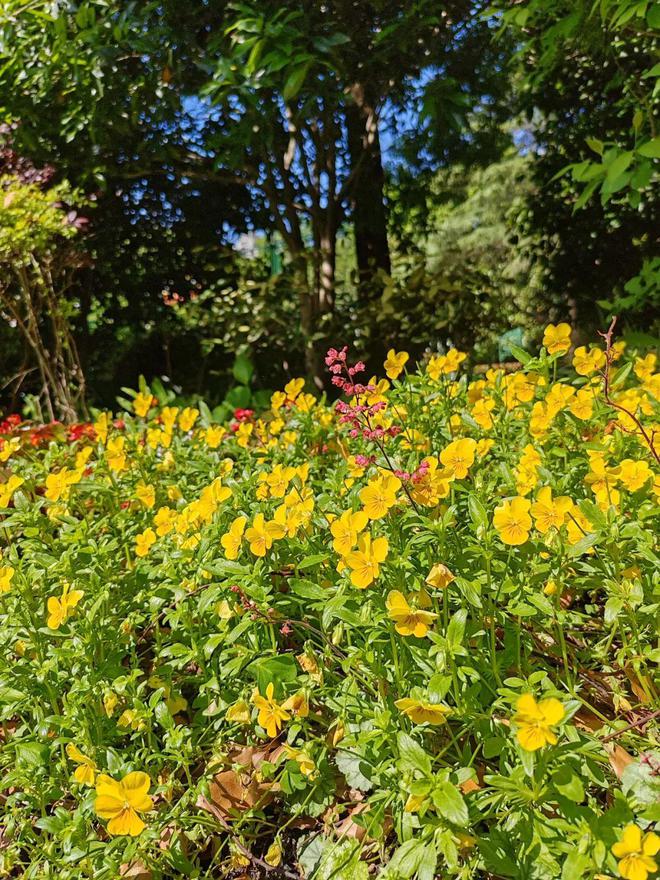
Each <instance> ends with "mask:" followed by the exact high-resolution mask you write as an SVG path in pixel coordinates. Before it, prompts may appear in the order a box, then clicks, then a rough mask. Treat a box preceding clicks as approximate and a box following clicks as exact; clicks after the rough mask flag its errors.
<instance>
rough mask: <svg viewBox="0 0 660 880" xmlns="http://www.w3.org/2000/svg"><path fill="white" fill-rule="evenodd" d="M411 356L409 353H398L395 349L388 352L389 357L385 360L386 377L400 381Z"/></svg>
mask: <svg viewBox="0 0 660 880" xmlns="http://www.w3.org/2000/svg"><path fill="white" fill-rule="evenodd" d="M409 358H410V355H409V354H408V352H407V351H400V352H398V353H397V352H396V351H395V350H394V349H393V348H391V349H390V350H389V351H388V352H387V357H386V358H385V363H384V364H383V366H384V367H385V375H386V376H387V378H388V379H398V377H399V375H400V374H401V373H402V372H403V368H404V367H405V365H406V363H407V362H408V360H409Z"/></svg>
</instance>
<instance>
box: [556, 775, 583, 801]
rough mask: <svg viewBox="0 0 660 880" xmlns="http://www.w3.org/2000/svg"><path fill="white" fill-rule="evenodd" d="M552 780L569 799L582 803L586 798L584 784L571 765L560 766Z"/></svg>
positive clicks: (563, 795)
mask: <svg viewBox="0 0 660 880" xmlns="http://www.w3.org/2000/svg"><path fill="white" fill-rule="evenodd" d="M552 782H553V784H554V786H555V788H556V789H557V791H558V792H559V794H560V795H562V797H565V798H568V800H569V801H573V802H574V803H576V804H581V803H582V801H583V800H584V785H583V784H582V781H581V780H580V777H579V776H578V775H577V774H576V773H574V772H573V771H572V770H571V768H570V767H566V766H564V767H560V768H559V770H557V772H556V773H555V774H554V776H553V777H552Z"/></svg>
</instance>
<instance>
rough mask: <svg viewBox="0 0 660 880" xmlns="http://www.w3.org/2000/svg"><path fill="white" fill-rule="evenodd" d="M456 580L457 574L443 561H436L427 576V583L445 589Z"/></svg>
mask: <svg viewBox="0 0 660 880" xmlns="http://www.w3.org/2000/svg"><path fill="white" fill-rule="evenodd" d="M454 580H456V578H455V576H454V575H453V574H452V572H451V571H450V570H449V569H448V568H447V566H446V565H443V563H442V562H436V564H435V565H434V566H433V567H432V568H431V571H430V572H429V573H428V575H427V576H426V583H427V584H428V585H429V586H430V587H435V588H436V589H438V590H444V589H445V588H446V587H448V586H449V584H450V583H451V582H452V581H454Z"/></svg>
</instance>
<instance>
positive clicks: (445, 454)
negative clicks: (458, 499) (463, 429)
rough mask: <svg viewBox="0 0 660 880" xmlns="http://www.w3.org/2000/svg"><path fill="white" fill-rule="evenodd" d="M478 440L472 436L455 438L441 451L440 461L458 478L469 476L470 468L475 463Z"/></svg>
mask: <svg viewBox="0 0 660 880" xmlns="http://www.w3.org/2000/svg"><path fill="white" fill-rule="evenodd" d="M476 451H477V441H476V440H473V439H472V438H471V437H465V438H463V439H462V440H454V441H453V442H452V443H450V444H449V446H447V447H445V448H444V449H443V450H442V452H441V453H440V461H441V462H442V464H443V465H444V466H445V468H446V469H447V470H448V471H449V473H450V474H451V476H452V477H453V478H454V479H456V480H463V479H464V478H465V477H467V472H468V470H469V469H470V468H471V467H472V465H473V464H474V456H475V454H476Z"/></svg>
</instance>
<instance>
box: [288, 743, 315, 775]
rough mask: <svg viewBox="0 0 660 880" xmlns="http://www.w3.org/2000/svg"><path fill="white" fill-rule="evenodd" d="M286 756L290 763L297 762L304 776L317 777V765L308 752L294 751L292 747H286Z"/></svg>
mask: <svg viewBox="0 0 660 880" xmlns="http://www.w3.org/2000/svg"><path fill="white" fill-rule="evenodd" d="M284 754H285V755H286V757H287V758H288V760H289V761H295V762H296V764H297V765H298V768H299V770H300V772H301V773H302V775H303V776H307V778H312V777H314V776H315V775H316V764H315V763H314V759H313V758H311V757H310V756H309V755H308V754H307V752H305V751H304V750H302V749H294V748H292V746H288V745H285V746H284Z"/></svg>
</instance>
